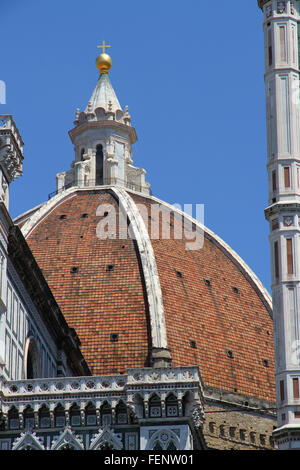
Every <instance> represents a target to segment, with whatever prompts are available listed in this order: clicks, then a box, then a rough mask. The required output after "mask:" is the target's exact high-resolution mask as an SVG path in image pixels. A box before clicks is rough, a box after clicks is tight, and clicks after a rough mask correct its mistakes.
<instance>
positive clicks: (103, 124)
mask: <svg viewBox="0 0 300 470" xmlns="http://www.w3.org/2000/svg"><path fill="white" fill-rule="evenodd" d="M111 128H114V129H117V130H119V131H121V132H124V133H125V134H127V135H128V136H129V138H130V142H131V144H134V143H135V142H136V141H137V135H136V132H135V128H134V127H131V126H127V125H126V124H122V123H121V122H117V121H112V120H99V121H88V122H83V123H82V124H79V125H78V126H76V127H74V128H73V129H71V130H70V131H69V136H70V138H71V140H72V143H74V139H75V138H76V137H78V136H79V135H80V134H82V132H85V131H86V130H88V129H111Z"/></svg>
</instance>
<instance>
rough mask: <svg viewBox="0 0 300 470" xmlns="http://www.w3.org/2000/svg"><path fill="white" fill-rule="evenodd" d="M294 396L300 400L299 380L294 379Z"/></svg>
mask: <svg viewBox="0 0 300 470" xmlns="http://www.w3.org/2000/svg"><path fill="white" fill-rule="evenodd" d="M293 394H294V398H300V396H299V379H293Z"/></svg>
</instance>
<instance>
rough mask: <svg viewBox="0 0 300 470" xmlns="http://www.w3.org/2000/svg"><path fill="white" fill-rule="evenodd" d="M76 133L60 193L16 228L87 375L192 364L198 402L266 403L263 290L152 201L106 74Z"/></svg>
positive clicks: (205, 234)
mask: <svg viewBox="0 0 300 470" xmlns="http://www.w3.org/2000/svg"><path fill="white" fill-rule="evenodd" d="M100 47H102V48H103V50H104V51H105V47H109V46H106V45H105V43H104V42H103V46H100ZM74 125H75V127H74V128H73V129H72V130H71V131H70V132H69V135H70V138H71V140H72V143H73V145H74V150H75V160H74V162H73V163H72V165H71V170H69V171H67V172H64V173H59V174H58V175H57V191H56V195H55V196H54V197H51V198H50V199H49V200H48V201H47V202H46V203H44V204H41V205H40V206H38V207H36V208H34V209H32V210H30V211H28V212H27V213H26V214H24V215H22V216H20V217H18V219H17V220H16V221H15V223H17V224H18V225H19V226H20V227H21V229H22V232H23V235H24V236H25V238H26V240H27V242H28V244H29V247H30V249H31V250H32V252H33V254H34V257H35V258H36V261H37V263H38V264H39V266H40V268H41V269H42V271H43V274H44V276H45V278H46V280H47V282H48V284H49V286H50V288H51V290H52V292H53V294H54V297H55V299H56V301H57V303H58V305H59V306H60V309H61V311H62V312H63V314H64V316H65V318H66V320H67V322H68V324H69V325H70V327H72V328H75V330H76V332H77V335H78V337H79V339H80V341H81V349H82V353H83V356H84V358H85V360H86V362H87V364H88V367H89V369H90V370H91V372H92V374H93V375H103V374H104V375H110V374H126V373H127V370H128V369H136V368H143V367H157V368H161V367H171V366H172V367H181V366H197V367H198V368H199V371H200V375H201V378H202V382H203V386H204V387H205V393H206V396H209V395H210V394H212V395H213V396H214V397H216V396H217V400H223V401H224V402H226V403H228V402H230V401H231V402H233V403H237V399H236V397H237V396H239V397H243V398H241V399H242V400H243V401H242V402H243V403H248V402H249V401H250V400H251V398H253V400H254V402H255V407H257V406H266V403H268V404H269V403H270V402H271V403H274V400H275V380H274V354H273V321H272V305H271V299H270V296H269V294H268V292H267V291H266V290H265V289H264V287H263V286H262V284H261V283H260V281H259V280H258V279H257V277H256V276H255V274H254V273H253V272H252V271H251V269H250V268H249V267H248V266H247V265H246V263H244V261H243V260H242V259H241V258H240V257H239V256H238V255H237V254H236V253H235V252H234V251H233V250H232V249H231V248H230V247H229V246H228V245H227V244H226V243H225V242H224V241H223V240H221V239H220V238H219V237H218V236H217V235H215V234H214V233H213V232H211V231H210V230H209V229H208V228H206V227H204V226H203V225H202V224H201V223H200V222H198V221H197V220H194V219H192V218H191V217H190V216H189V215H188V214H186V213H184V212H181V210H179V209H178V208H175V207H174V206H171V205H169V204H168V203H166V202H164V201H161V200H159V199H157V198H156V197H154V196H153V195H152V194H151V191H150V185H149V183H147V182H146V181H145V174H146V171H145V170H144V169H142V168H136V167H134V166H133V160H132V145H133V144H134V143H135V141H136V140H137V137H136V133H135V129H134V128H133V127H132V126H131V117H130V115H129V112H128V107H127V106H126V108H125V111H123V110H122V108H121V106H120V103H119V101H118V99H117V96H116V94H115V91H114V89H113V87H112V84H111V82H110V79H109V76H108V74H107V73H102V74H101V75H100V77H99V79H98V81H97V84H96V87H95V89H94V92H93V94H92V97H91V99H90V101H89V103H88V106H87V108H86V109H85V111H82V112H79V110H77V111H76V118H75V121H74ZM232 396H234V399H233V400H232V399H231V397H232ZM245 397H246V398H245ZM260 400H262V401H260ZM238 402H239V400H238ZM254 402H253V403H254ZM262 403H263V405H262ZM226 406H227V405H226Z"/></svg>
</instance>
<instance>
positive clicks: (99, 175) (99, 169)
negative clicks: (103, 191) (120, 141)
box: [96, 144, 104, 186]
mask: <svg viewBox="0 0 300 470" xmlns="http://www.w3.org/2000/svg"><path fill="white" fill-rule="evenodd" d="M103 168H104V162H103V147H102V145H101V144H99V145H97V147H96V186H98V185H101V184H103Z"/></svg>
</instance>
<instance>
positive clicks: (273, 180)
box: [272, 170, 277, 192]
mask: <svg viewBox="0 0 300 470" xmlns="http://www.w3.org/2000/svg"><path fill="white" fill-rule="evenodd" d="M272 188H273V192H275V191H277V175H276V170H274V171H272Z"/></svg>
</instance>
